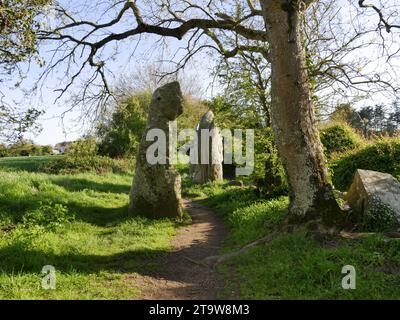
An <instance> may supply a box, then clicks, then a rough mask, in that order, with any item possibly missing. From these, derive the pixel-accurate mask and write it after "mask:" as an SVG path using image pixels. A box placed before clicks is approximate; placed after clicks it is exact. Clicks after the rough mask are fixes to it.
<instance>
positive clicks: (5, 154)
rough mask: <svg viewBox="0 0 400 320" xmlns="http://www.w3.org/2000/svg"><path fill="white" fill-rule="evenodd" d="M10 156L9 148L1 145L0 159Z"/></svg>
mask: <svg viewBox="0 0 400 320" xmlns="http://www.w3.org/2000/svg"><path fill="white" fill-rule="evenodd" d="M9 155H10V153H9V151H8V148H7V146H6V145H4V144H0V158H4V157H8V156H9Z"/></svg>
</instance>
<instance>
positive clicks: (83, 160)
mask: <svg viewBox="0 0 400 320" xmlns="http://www.w3.org/2000/svg"><path fill="white" fill-rule="evenodd" d="M132 169H133V161H132V160H131V159H112V158H109V157H102V156H70V155H67V156H65V157H57V158H56V159H54V160H52V161H50V162H49V163H47V164H45V165H43V166H42V167H41V168H40V169H39V170H40V171H43V172H46V173H51V174H67V173H80V172H96V173H100V174H104V173H110V172H113V173H122V172H131V171H132Z"/></svg>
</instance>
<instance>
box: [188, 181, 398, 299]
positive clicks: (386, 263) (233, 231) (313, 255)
mask: <svg viewBox="0 0 400 320" xmlns="http://www.w3.org/2000/svg"><path fill="white" fill-rule="evenodd" d="M187 194H188V195H190V196H192V197H197V198H198V199H202V201H203V202H204V203H205V204H207V205H209V206H211V207H213V208H215V210H216V212H217V213H220V214H221V215H222V216H223V217H224V220H225V221H226V223H227V225H228V227H229V236H228V239H227V242H226V244H227V246H226V248H225V252H226V253H229V252H234V251H235V252H236V251H237V250H238V248H240V247H242V246H245V245H247V244H249V243H250V242H252V241H254V240H257V239H259V238H260V237H263V236H266V235H268V234H270V232H271V231H272V230H276V229H277V227H278V226H280V225H281V223H282V221H283V220H284V218H285V214H286V208H287V205H288V200H287V198H286V197H281V198H278V199H273V200H260V199H259V198H258V197H257V196H256V195H255V193H254V190H252V189H250V188H240V187H232V186H229V185H227V184H224V183H213V184H206V185H204V187H202V186H191V187H189V189H187ZM345 265H353V266H354V267H355V268H356V270H357V289H356V290H343V289H342V287H341V282H342V278H343V274H342V273H341V271H342V268H343V266H345ZM399 268H400V242H399V241H397V240H396V239H393V240H389V239H384V238H383V237H381V236H379V235H377V236H372V237H368V238H363V239H360V240H358V241H354V240H343V239H340V238H334V237H332V238H330V237H327V238H325V239H321V240H318V241H317V240H316V239H314V238H312V237H310V236H306V235H305V234H304V233H299V232H294V233H291V234H283V235H281V236H279V237H277V238H276V239H275V240H273V241H272V242H270V243H268V244H265V245H259V246H256V247H254V248H252V249H251V250H249V251H247V252H246V253H243V254H241V255H239V256H237V257H234V258H232V259H230V260H228V261H227V262H226V263H224V264H223V265H221V266H220V267H218V271H219V272H220V273H221V274H222V275H223V276H224V278H225V280H226V283H227V288H226V291H225V293H224V295H223V298H231V295H232V292H235V297H236V298H237V297H239V298H241V299H333V300H335V299H399V298H400V289H399V288H400V287H399V283H400V275H399V273H398V270H399Z"/></svg>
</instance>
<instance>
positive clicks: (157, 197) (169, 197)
mask: <svg viewBox="0 0 400 320" xmlns="http://www.w3.org/2000/svg"><path fill="white" fill-rule="evenodd" d="M182 112H183V97H182V92H181V89H180V86H179V83H178V82H172V83H168V84H166V85H164V86H162V87H160V88H158V89H157V90H156V91H155V92H154V94H153V97H152V100H151V104H150V108H149V111H148V118H147V126H146V129H145V132H144V134H143V136H142V139H141V142H140V145H139V151H138V154H137V158H136V171H135V176H134V178H133V183H132V188H131V192H130V204H129V213H130V214H135V215H144V216H148V217H152V218H158V217H181V216H182V213H183V211H182V201H181V177H180V175H179V173H178V172H177V171H176V170H175V169H174V167H173V164H171V163H170V162H171V161H170V155H169V148H168V146H169V133H170V127H169V121H173V120H175V119H176V118H177V117H178V116H179V115H181V114H182ZM151 129H161V130H162V131H163V132H164V133H165V137H166V140H167V141H166V142H167V145H166V154H165V156H166V164H160V163H156V164H150V163H149V162H148V161H147V159H146V152H147V150H148V148H149V146H151V145H152V144H154V143H155V141H146V135H147V133H148V132H149V130H151ZM156 142H158V141H156ZM158 152H160V150H158Z"/></svg>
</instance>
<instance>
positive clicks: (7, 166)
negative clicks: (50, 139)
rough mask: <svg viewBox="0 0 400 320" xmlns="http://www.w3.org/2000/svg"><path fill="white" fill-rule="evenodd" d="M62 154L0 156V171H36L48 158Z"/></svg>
mask: <svg viewBox="0 0 400 320" xmlns="http://www.w3.org/2000/svg"><path fill="white" fill-rule="evenodd" d="M62 157H63V156H61V155H60V156H58V155H57V156H38V157H7V158H0V170H1V171H17V170H24V171H29V172H36V171H38V170H39V168H40V167H41V166H42V165H44V164H46V163H48V162H49V161H50V160H54V159H61V158H62Z"/></svg>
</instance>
